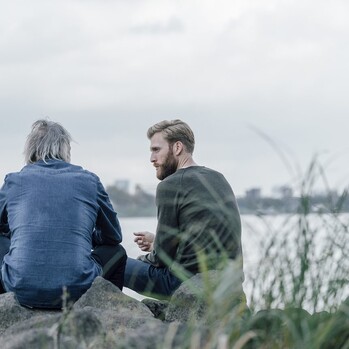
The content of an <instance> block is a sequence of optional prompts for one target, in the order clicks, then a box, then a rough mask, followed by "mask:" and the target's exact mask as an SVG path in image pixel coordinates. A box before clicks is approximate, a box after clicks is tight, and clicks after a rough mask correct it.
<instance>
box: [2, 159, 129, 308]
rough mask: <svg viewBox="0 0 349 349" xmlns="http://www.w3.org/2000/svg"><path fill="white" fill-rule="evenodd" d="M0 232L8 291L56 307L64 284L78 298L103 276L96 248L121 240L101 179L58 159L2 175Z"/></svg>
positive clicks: (36, 304)
mask: <svg viewBox="0 0 349 349" xmlns="http://www.w3.org/2000/svg"><path fill="white" fill-rule="evenodd" d="M0 233H2V234H9V235H10V237H11V246H10V251H9V253H8V254H7V255H6V256H5V258H4V261H3V264H2V269H1V272H2V280H3V284H4V286H5V288H6V290H7V291H12V292H15V294H16V296H17V298H18V301H19V302H20V303H21V304H24V305H28V306H33V307H47V308H51V307H59V306H60V303H61V297H62V288H63V286H65V287H66V288H67V291H68V293H69V294H70V296H71V297H72V299H77V298H79V297H80V296H81V294H83V293H84V292H85V291H86V290H87V289H88V288H89V287H90V286H91V283H92V282H93V280H94V279H95V278H96V276H98V275H101V273H102V268H101V266H100V265H99V264H98V263H96V262H95V261H94V259H93V258H92V257H91V249H92V247H93V246H95V245H116V244H118V243H120V242H121V240H122V235H121V228H120V224H119V221H118V219H117V215H116V212H115V211H114V209H113V207H112V205H111V203H110V201H109V198H108V195H107V193H106V192H105V190H104V188H103V185H102V184H101V182H100V180H99V178H98V177H97V176H96V175H95V174H93V173H91V172H89V171H86V170H84V169H82V168H81V167H80V166H75V165H72V164H69V163H66V162H64V161H60V160H47V161H46V162H44V161H38V162H36V163H35V164H31V165H27V166H25V167H24V168H23V169H22V170H21V171H20V172H17V173H10V174H8V175H7V176H6V177H5V182H4V185H3V186H2V188H1V190H0Z"/></svg>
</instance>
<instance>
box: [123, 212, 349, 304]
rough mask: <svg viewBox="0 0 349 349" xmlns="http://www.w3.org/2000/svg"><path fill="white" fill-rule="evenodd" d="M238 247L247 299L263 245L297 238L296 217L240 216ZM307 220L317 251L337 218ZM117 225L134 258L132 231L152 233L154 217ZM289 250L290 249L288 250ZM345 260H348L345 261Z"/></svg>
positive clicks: (136, 251) (344, 218)
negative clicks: (240, 246)
mask: <svg viewBox="0 0 349 349" xmlns="http://www.w3.org/2000/svg"><path fill="white" fill-rule="evenodd" d="M241 219H242V247H243V259H244V273H245V282H244V290H245V292H246V295H247V298H249V295H250V293H251V292H252V284H251V280H252V275H255V274H256V271H257V272H258V268H259V264H260V263H261V257H262V255H263V249H264V247H263V246H265V244H266V243H267V242H268V241H270V239H271V238H273V239H279V238H280V239H285V238H288V239H292V238H293V237H292V235H294V239H295V241H296V240H297V238H298V237H297V234H298V231H299V224H300V223H299V217H298V216H288V215H265V216H262V217H258V216H255V215H242V217H241ZM340 221H341V222H342V223H343V226H348V224H349V215H348V214H343V215H341V219H340ZM309 222H310V225H311V229H314V231H316V236H315V235H314V239H316V244H317V246H318V248H319V253H322V251H323V245H324V241H326V234H328V232H329V231H333V232H334V233H335V230H336V229H342V227H339V228H338V220H336V222H334V220H333V217H331V216H329V215H321V216H320V215H315V214H314V215H312V216H309V219H308V221H307V223H309ZM120 224H121V228H122V231H123V246H124V247H125V249H126V251H127V254H128V256H129V257H133V258H136V257H137V256H139V255H140V254H142V253H143V252H142V251H141V250H139V249H138V247H137V245H136V244H135V243H134V242H133V239H134V236H133V232H138V231H150V232H155V229H156V218H155V217H145V218H139V217H137V218H120ZM292 250H293V251H292ZM289 253H291V254H292V253H294V255H295V258H296V249H291V250H290V251H289ZM346 262H348V261H346ZM125 293H126V294H128V295H130V296H132V297H135V298H137V299H142V298H143V297H142V296H140V295H138V294H137V293H135V292H133V291H131V290H128V289H125Z"/></svg>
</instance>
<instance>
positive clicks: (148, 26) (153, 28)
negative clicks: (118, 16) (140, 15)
mask: <svg viewBox="0 0 349 349" xmlns="http://www.w3.org/2000/svg"><path fill="white" fill-rule="evenodd" d="M184 28H185V26H184V23H183V22H182V21H181V20H180V19H179V18H178V17H170V18H169V19H168V20H167V21H163V22H161V21H154V22H146V23H142V24H139V25H135V26H132V27H131V28H130V32H131V33H133V34H154V35H157V34H169V33H181V32H183V31H184Z"/></svg>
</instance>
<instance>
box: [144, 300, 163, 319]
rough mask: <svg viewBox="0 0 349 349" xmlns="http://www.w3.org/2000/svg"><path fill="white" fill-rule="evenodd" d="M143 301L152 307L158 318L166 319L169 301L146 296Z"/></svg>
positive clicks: (151, 309)
mask: <svg viewBox="0 0 349 349" xmlns="http://www.w3.org/2000/svg"><path fill="white" fill-rule="evenodd" d="M141 302H142V303H143V304H145V305H146V306H147V307H148V308H149V309H150V311H151V312H152V313H153V314H154V316H155V318H156V319H159V320H165V314H166V309H167V307H168V304H169V302H168V301H164V300H161V301H159V300H157V299H152V298H144V299H143V300H142V301H141Z"/></svg>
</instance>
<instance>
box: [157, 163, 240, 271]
mask: <svg viewBox="0 0 349 349" xmlns="http://www.w3.org/2000/svg"><path fill="white" fill-rule="evenodd" d="M157 206H158V229H157V233H156V240H155V250H156V251H157V254H158V256H159V259H160V260H161V261H162V262H163V263H164V264H167V265H168V264H170V263H171V260H172V261H174V262H175V264H176V265H178V264H179V265H180V266H182V267H184V268H185V269H186V270H187V271H189V272H190V273H192V274H195V273H197V272H199V269H200V266H199V264H200V261H199V260H198V259H199V258H204V260H205V263H206V266H207V267H208V268H209V269H215V268H217V267H219V265H220V263H221V262H222V261H223V260H224V259H225V258H230V259H235V258H237V257H240V256H242V252H241V221H240V215H239V210H238V206H237V203H236V200H235V196H234V193H233V191H232V189H231V187H230V185H229V184H228V182H227V181H226V179H225V178H224V176H223V175H222V174H220V173H219V172H217V171H214V170H211V169H209V168H206V167H203V166H191V167H188V168H182V169H179V170H178V171H176V172H175V173H174V174H172V175H171V176H169V177H167V178H165V179H164V180H163V181H162V182H161V183H160V184H159V186H158V190H157Z"/></svg>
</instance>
